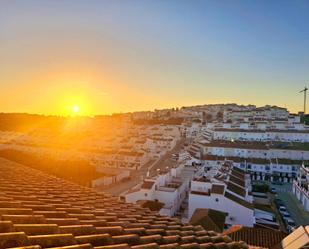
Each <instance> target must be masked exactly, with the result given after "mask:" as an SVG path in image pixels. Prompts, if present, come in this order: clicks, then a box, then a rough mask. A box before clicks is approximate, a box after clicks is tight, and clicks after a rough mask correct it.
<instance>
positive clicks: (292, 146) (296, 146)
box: [271, 142, 309, 151]
mask: <svg viewBox="0 0 309 249" xmlns="http://www.w3.org/2000/svg"><path fill="white" fill-rule="evenodd" d="M271 147H272V148H274V149H283V150H285V149H286V150H304V151H309V143H299V142H291V143H275V144H273V145H272V146H271Z"/></svg>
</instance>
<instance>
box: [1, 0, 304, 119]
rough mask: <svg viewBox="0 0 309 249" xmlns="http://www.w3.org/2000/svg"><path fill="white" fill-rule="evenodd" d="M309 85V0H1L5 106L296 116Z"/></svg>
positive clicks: (18, 109) (59, 112) (59, 111)
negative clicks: (197, 108) (198, 108)
mask: <svg viewBox="0 0 309 249" xmlns="http://www.w3.org/2000/svg"><path fill="white" fill-rule="evenodd" d="M306 85H307V86H309V1H306V0H304V1H301V0H290V1H285V0H256V1H254V0H252V1H246V0H243V1H237V0H234V1H230V0H226V1H225V0H213V1H212V0H203V1H199V0H187V1H181V0H162V1H161V0H139V1H137V0H108V1H107V0H97V1H96V0H83V1H80V0H44V1H42V0H27V1H25V0H19V1H18V0H0V112H28V113H42V114H56V115H68V114H69V113H70V112H71V111H72V108H73V106H78V107H79V111H80V114H84V115H95V114H110V113H115V112H129V111H141V110H153V109H155V108H158V109H159V108H168V107H170V108H171V107H181V106H190V105H198V104H207V103H239V104H255V105H258V106H261V105H265V104H273V105H279V106H282V107H287V108H288V109H289V110H290V111H292V112H297V111H301V110H302V108H303V95H302V94H300V93H299V91H300V90H302V88H304V86H306Z"/></svg>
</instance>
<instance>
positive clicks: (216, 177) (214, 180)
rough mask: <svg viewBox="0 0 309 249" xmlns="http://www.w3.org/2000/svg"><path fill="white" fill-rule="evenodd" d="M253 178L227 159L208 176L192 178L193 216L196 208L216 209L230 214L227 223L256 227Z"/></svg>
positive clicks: (191, 212)
mask: <svg viewBox="0 0 309 249" xmlns="http://www.w3.org/2000/svg"><path fill="white" fill-rule="evenodd" d="M250 191H251V180H250V176H249V175H246V174H245V173H244V171H243V170H241V169H238V168H235V167H233V165H232V164H230V163H224V164H223V165H222V166H219V167H218V168H217V169H215V168H214V167H213V168H212V169H211V170H210V172H209V174H208V175H207V177H205V176H204V177H202V178H198V179H194V180H192V181H191V189H190V193H189V214H188V218H189V219H190V218H191V216H192V215H193V213H194V211H195V210H196V209H197V208H207V209H215V210H218V211H221V212H225V213H227V214H228V216H227V218H226V221H225V223H226V224H227V225H233V224H240V225H244V226H247V227H253V225H254V223H255V218H254V209H253V204H252V202H253V197H252V195H251V194H250Z"/></svg>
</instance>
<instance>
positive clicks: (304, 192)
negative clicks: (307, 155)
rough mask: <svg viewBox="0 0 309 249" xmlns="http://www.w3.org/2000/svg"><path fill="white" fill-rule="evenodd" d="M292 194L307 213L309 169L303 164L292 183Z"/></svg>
mask: <svg viewBox="0 0 309 249" xmlns="http://www.w3.org/2000/svg"><path fill="white" fill-rule="evenodd" d="M293 194H294V195H295V196H296V198H297V199H298V200H299V201H300V202H301V204H302V205H303V206H304V208H305V210H306V211H308V212H309V167H308V166H305V165H304V164H303V165H302V166H301V168H300V170H299V174H298V177H297V179H296V180H294V182H293Z"/></svg>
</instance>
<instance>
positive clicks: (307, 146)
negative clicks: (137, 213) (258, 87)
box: [0, 104, 309, 248]
mask: <svg viewBox="0 0 309 249" xmlns="http://www.w3.org/2000/svg"><path fill="white" fill-rule="evenodd" d="M305 118H306V117H305V115H304V114H303V113H298V114H292V113H289V112H288V110H287V109H286V108H282V107H278V106H269V105H266V106H263V107H256V106H254V105H247V106H244V105H237V104H216V105H201V106H192V107H182V108H173V109H164V110H155V111H148V112H133V113H124V114H115V115H111V116H95V117H72V118H64V117H55V116H40V115H29V114H5V113H2V114H0V120H1V124H0V157H2V158H5V160H9V161H10V162H11V163H13V162H12V161H14V163H18V164H22V165H24V166H25V167H30V168H32V170H39V171H40V172H44V174H45V173H47V174H50V175H52V176H51V177H60V178H61V179H64V180H65V181H67V180H68V181H70V182H71V181H73V182H75V183H77V184H78V185H80V186H81V187H80V188H81V189H82V188H84V187H86V188H92V189H93V191H97V192H96V193H102V192H104V193H110V194H112V195H114V196H116V197H115V198H116V199H118V200H120V201H121V202H122V203H127V204H128V205H129V203H131V204H132V205H136V206H134V207H137V206H138V207H140V208H149V209H150V210H152V212H156V213H158V214H160V215H162V217H169V218H166V219H171V220H172V219H178V220H179V221H181V222H182V223H184V224H191V225H196V226H197V225H198V226H201V227H202V228H203V229H205V230H211V231H214V232H216V233H218V234H222V235H224V236H229V237H230V238H231V239H233V240H236V241H244V242H246V243H247V244H248V245H249V246H257V247H263V248H272V247H273V246H276V245H277V244H280V243H282V241H284V238H285V237H287V236H292V237H293V236H294V235H293V234H294V232H295V230H297V229H300V230H297V231H298V232H299V233H301V229H304V228H303V225H307V224H308V223H309V190H308V187H309V167H307V165H308V164H307V161H308V160H309V125H307V124H306V122H305V121H304V120H305ZM9 161H8V162H9ZM6 164H7V163H6V161H3V162H2V163H1V168H2V170H5V169H6V166H5V165H6ZM10 165H11V164H10ZM7 167H12V166H7ZM30 168H29V172H32V171H30ZM25 170H26V171H27V169H24V168H23V171H25ZM33 172H36V171H33ZM35 174H36V175H39V174H41V173H35ZM4 179H5V176H4ZM61 181H62V180H61ZM55 187H57V186H55ZM2 188H3V189H7V186H2ZM68 188H69V187H68ZM68 191H69V189H68ZM89 191H90V190H89ZM9 193H10V192H8V193H7V198H9V199H7V198H6V197H3V198H2V199H3V200H2V202H3V201H5V200H11V197H13V196H10V194H9ZM14 200H15V199H14ZM17 200H20V199H19V198H17ZM12 201H13V199H12ZM31 205H32V204H31ZM31 205H30V206H31ZM13 206H14V207H15V205H13ZM13 206H12V207H13ZM18 206H19V205H18ZM30 206H29V207H30ZM1 207H2V208H5V207H9V206H6V205H5V204H4V203H3V206H1ZM23 207H27V205H26V206H23ZM33 210H37V212H39V211H40V212H42V211H43V209H41V208H38V209H37V208H34V209H33ZM44 210H45V209H44ZM48 210H49V209H48ZM46 211H47V210H46ZM3 212H4V213H3V214H8V213H7V212H8V211H3ZM22 213H23V212H22ZM38 214H39V213H38ZM40 214H41V213H40ZM89 215H90V214H89ZM46 217H49V216H46ZM50 217H51V216H50ZM57 217H58V216H57ZM70 217H71V216H70ZM72 217H73V216H72ZM74 217H75V216H74ZM130 217H131V216H130ZM132 217H133V216H132ZM9 220H10V219H9ZM12 221H13V220H12ZM13 222H14V221H13ZM0 223H1V222H0ZM116 223H117V222H116ZM116 223H115V225H116ZM1 224H2V223H1ZM74 224H75V223H74ZM85 224H86V223H85ZM87 224H88V223H87ZM117 224H118V223H117ZM21 230H22V229H21ZM22 231H23V230H22ZM303 231H305V230H303ZM0 232H1V231H0ZM258 234H260V235H261V234H263V235H261V236H265V239H263V240H257V239H254V238H255V236H258ZM288 234H290V235H288ZM307 236H308V235H307ZM0 237H1V234H0ZM287 238H288V237H287ZM289 239H291V238H289ZM307 241H308V237H307ZM295 243H298V242H295ZM306 243H307V242H306ZM306 243H304V245H305V244H306ZM1 248H2V247H1ZM104 248H105V247H104ZM106 248H112V247H106ZM115 248H118V247H115ZM119 248H120V247H119ZM121 248H122V247H121ZM147 248H148V247H147ZM160 248H161V247H160ZM205 248H206V247H205ZM207 248H208V247H207ZM216 248H217V247H216ZM220 248H221V247H220ZM286 248H296V247H286Z"/></svg>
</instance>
